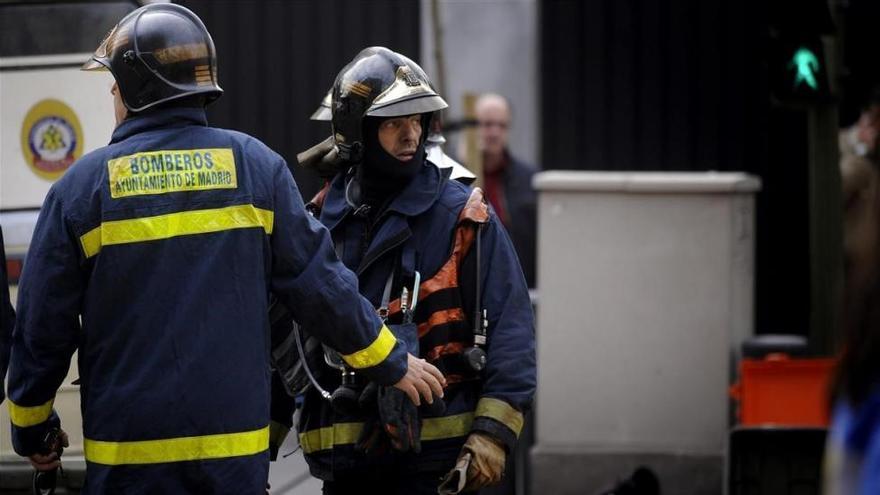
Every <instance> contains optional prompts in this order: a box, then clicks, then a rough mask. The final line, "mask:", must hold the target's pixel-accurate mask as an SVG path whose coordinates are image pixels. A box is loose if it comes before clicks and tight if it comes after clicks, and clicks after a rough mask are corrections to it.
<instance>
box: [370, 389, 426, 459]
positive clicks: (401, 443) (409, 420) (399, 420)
mask: <svg viewBox="0 0 880 495" xmlns="http://www.w3.org/2000/svg"><path fill="white" fill-rule="evenodd" d="M377 400H378V405H379V421H381V423H382V428H383V430H384V431H385V433H386V434H387V435H388V438H389V439H390V440H391V446H392V447H394V449H395V450H399V451H400V452H409V451H412V452H415V453H416V454H418V453H419V452H421V451H422V441H421V438H420V435H421V433H422V424H421V421H420V420H419V409H418V406H416V405H415V404H413V403H412V401H411V400H410V399H409V397H408V396H407V395H406V393H405V392H403V391H401V390H399V389H397V388H394V387H379V394H378V397H377Z"/></svg>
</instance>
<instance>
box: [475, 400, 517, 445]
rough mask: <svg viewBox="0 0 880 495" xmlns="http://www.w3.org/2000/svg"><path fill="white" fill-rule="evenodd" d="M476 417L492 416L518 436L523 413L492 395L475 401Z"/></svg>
mask: <svg viewBox="0 0 880 495" xmlns="http://www.w3.org/2000/svg"><path fill="white" fill-rule="evenodd" d="M476 416H477V417H481V416H482V417H486V418H492V419H494V420H495V421H498V422H499V423H501V424H503V425H504V426H507V427H508V428H510V429H511V430H512V431H513V433H515V434H516V436H517V437H519V433H520V431H522V427H523V414H522V413H521V412H519V411H517V410H516V409H514V408H513V406H511V405H510V404H508V403H507V402H504V401H503V400H500V399H493V398H492V397H483V398H482V399H480V401H479V402H477V412H476Z"/></svg>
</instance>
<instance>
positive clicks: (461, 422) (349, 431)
mask: <svg viewBox="0 0 880 495" xmlns="http://www.w3.org/2000/svg"><path fill="white" fill-rule="evenodd" d="M473 422H474V413H472V412H467V413H462V414H454V415H452V416H446V417H440V418H425V419H423V420H422V434H421V435H420V436H419V438H421V439H422V441H423V442H425V441H429V440H443V439H447V438H456V437H463V436H465V435H467V434H468V433H470V431H471V424H473ZM363 427H364V424H363V423H337V424H334V425H333V426H327V427H325V428H318V429H316V430H309V431H307V432H305V433H301V434H300V435H299V444H300V445H301V446H302V451H303V453H305V454H311V453H313V452H318V451H321V450H328V449H332V448H333V447H334V446H336V445H350V444H353V443H355V442H357V439H358V437H360V435H361V430H362V429H363Z"/></svg>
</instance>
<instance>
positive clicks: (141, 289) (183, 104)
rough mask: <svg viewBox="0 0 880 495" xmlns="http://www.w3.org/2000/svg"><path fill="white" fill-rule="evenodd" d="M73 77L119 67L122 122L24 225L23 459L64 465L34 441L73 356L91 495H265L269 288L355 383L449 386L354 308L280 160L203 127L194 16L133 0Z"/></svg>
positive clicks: (212, 69)
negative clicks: (31, 225)
mask: <svg viewBox="0 0 880 495" xmlns="http://www.w3.org/2000/svg"><path fill="white" fill-rule="evenodd" d="M84 68H85V69H109V70H110V71H111V72H112V74H113V76H114V78H115V80H116V84H115V85H114V87H113V90H112V93H113V96H114V104H115V109H116V116H117V124H118V125H117V127H116V129H115V131H114V132H113V136H112V139H111V142H110V144H109V145H108V146H106V147H104V148H100V149H98V150H96V151H94V152H92V153H90V154H88V155H86V156H84V157H83V158H82V159H80V160H79V161H78V162H77V163H75V164H74V165H73V166H72V167H71V169H70V170H69V171H68V172H67V173H66V174H65V175H64V177H63V178H62V179H61V180H59V181H58V182H57V183H55V184H54V185H53V187H52V188H51V190H50V191H49V193H48V195H47V197H46V200H45V202H44V204H43V208H42V210H41V212H40V218H39V220H38V221H37V225H36V228H35V231H34V236H33V241H32V244H31V246H30V249H29V251H28V254H27V263H26V265H25V269H24V273H23V274H22V277H21V283H20V290H19V304H18V316H19V320H18V326H17V328H16V331H15V334H14V337H13V347H12V361H11V366H10V371H9V407H10V416H11V419H12V423H13V429H12V441H13V446H14V448H15V450H16V452H18V453H19V454H20V455H22V456H28V457H29V458H30V459H31V462H32V464H34V466H35V467H36V468H37V469H41V470H48V469H53V468H54V467H57V465H58V459H57V456H56V454H54V453H51V454H47V453H45V452H43V451H42V450H43V448H44V445H43V441H44V439H45V438H47V432H48V431H50V429H51V428H52V427H53V426H55V427H57V425H58V419H57V416H55V414H54V412H53V407H52V406H53V401H54V397H55V393H56V390H57V388H58V386H59V385H60V384H61V381H62V380H63V379H64V377H65V375H66V373H67V370H68V366H69V361H70V357H71V355H72V354H73V352H74V351H75V350H77V349H78V351H79V363H78V364H79V376H80V380H81V383H82V385H81V398H82V412H83V434H84V445H83V447H84V455H85V459H86V462H87V471H86V480H85V485H84V488H83V492H84V493H113V494H116V493H174V494H178V493H193V494H203V493H229V494H262V493H264V492H265V487H266V482H267V478H268V468H269V453H268V446H269V387H270V375H269V354H268V348H269V336H268V330H269V323H268V300H269V295H270V293H273V294H274V295H275V296H277V297H278V299H279V300H280V301H281V302H282V303H283V304H284V305H286V306H287V308H288V309H289V310H290V311H291V313H292V314H293V315H294V316H295V317H296V318H297V320H299V321H301V322H303V323H304V324H308V325H309V327H310V328H311V329H312V331H313V334H314V335H316V336H317V337H319V338H320V339H321V340H323V341H325V342H326V343H328V344H330V345H332V346H333V347H334V348H335V349H337V350H338V351H339V353H340V355H341V359H342V360H344V362H345V363H347V365H348V366H350V367H351V368H352V369H355V370H357V372H358V373H360V374H363V375H365V376H369V377H370V379H372V380H375V381H376V382H378V383H381V384H383V386H387V387H388V388H389V389H392V390H395V391H398V392H399V393H400V394H402V395H403V396H404V397H407V396H408V398H407V400H410V399H412V400H413V401H414V402H416V403H418V402H419V399H418V394H419V393H421V394H422V395H423V396H425V397H426V399H427V400H429V401H430V398H431V396H432V393H434V394H437V395H440V394H442V389H441V383H442V382H443V377H442V375H441V374H440V373H439V371H437V370H436V369H435V368H434V367H433V366H430V365H428V364H426V363H424V362H423V361H422V360H419V359H417V358H415V357H413V356H412V355H408V354H407V351H406V348H405V346H404V345H403V344H402V343H400V342H398V341H397V339H396V338H395V336H394V335H393V333H392V332H391V331H390V330H389V329H388V327H386V326H385V325H384V323H383V322H382V321H381V320H380V319H379V318H377V317H376V315H375V312H374V311H373V308H372V306H371V305H370V303H369V302H368V301H366V300H364V299H363V298H361V297H359V295H358V284H357V280H356V278H355V276H354V274H352V273H351V272H350V271H348V270H346V269H345V268H344V266H343V265H342V264H341V263H340V262H339V261H338V259H337V257H336V256H335V253H334V252H333V248H332V245H331V242H330V236H329V234H328V232H327V230H326V229H325V228H323V227H322V226H321V225H320V224H319V223H318V222H316V221H315V220H314V219H313V218H312V217H311V216H309V215H308V214H307V213H306V212H305V210H304V208H303V205H302V200H301V198H300V196H299V192H298V191H297V189H296V186H295V185H294V183H293V180H292V178H291V176H290V174H289V173H288V169H287V166H286V164H285V162H284V160H283V159H282V158H281V157H280V156H278V155H277V154H276V153H274V152H272V151H271V150H269V149H268V148H267V147H266V146H265V145H263V144H262V143H261V142H259V141H257V140H256V139H254V138H252V137H250V136H247V135H245V134H241V133H237V132H232V131H226V130H221V129H214V128H211V127H208V126H207V123H206V119H205V110H204V106H205V105H206V103H207V102H210V101H212V100H214V99H216V98H218V97H219V96H220V94H221V93H222V90H221V89H220V87H219V85H218V84H217V65H216V57H215V53H214V45H213V42H212V40H211V37H210V35H209V34H208V32H207V30H206V29H205V27H204V25H203V24H202V22H201V20H199V18H198V17H197V16H196V15H195V14H193V13H192V12H190V11H189V10H187V9H186V8H184V7H181V6H178V5H174V4H151V5H147V6H145V7H142V8H140V9H138V10H136V11H134V12H132V13H131V14H129V15H128V16H126V17H125V18H123V19H122V20H121V21H120V22H119V24H118V25H117V26H116V27H115V28H114V29H113V30H112V31H111V32H110V34H109V35H108V36H107V38H106V39H105V40H104V42H103V43H102V44H101V46H99V48H98V50H97V51H96V52H95V54H94V55H93V57H92V60H91V61H90V62H88V63H87V64H86V66H84ZM432 388H433V389H434V390H433V391H432Z"/></svg>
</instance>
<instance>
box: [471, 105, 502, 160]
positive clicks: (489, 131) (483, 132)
mask: <svg viewBox="0 0 880 495" xmlns="http://www.w3.org/2000/svg"><path fill="white" fill-rule="evenodd" d="M476 114H477V123H478V124H479V136H480V151H482V152H483V153H485V154H487V155H490V156H500V155H501V154H502V153H503V152H504V148H506V147H507V129H508V127H509V126H510V109H509V108H508V107H507V103H506V102H505V101H504V99H503V98H501V97H494V96H489V97H485V98H483V99H481V100H480V101H479V102H478V103H477V108H476Z"/></svg>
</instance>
